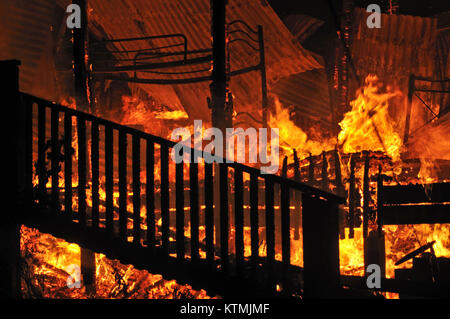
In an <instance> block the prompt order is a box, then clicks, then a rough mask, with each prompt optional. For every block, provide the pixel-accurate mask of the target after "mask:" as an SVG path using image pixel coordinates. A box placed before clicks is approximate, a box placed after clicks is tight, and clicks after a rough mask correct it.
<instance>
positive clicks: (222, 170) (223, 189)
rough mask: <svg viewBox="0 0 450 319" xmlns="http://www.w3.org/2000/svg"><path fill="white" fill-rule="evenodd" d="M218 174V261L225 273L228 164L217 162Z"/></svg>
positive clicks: (226, 268)
mask: <svg viewBox="0 0 450 319" xmlns="http://www.w3.org/2000/svg"><path fill="white" fill-rule="evenodd" d="M219 174H220V177H219V179H220V182H219V183H220V185H219V186H220V261H221V266H222V272H223V273H224V274H225V275H226V274H228V271H229V254H228V237H229V221H228V218H229V216H228V214H229V211H228V165H227V164H225V163H221V164H219Z"/></svg>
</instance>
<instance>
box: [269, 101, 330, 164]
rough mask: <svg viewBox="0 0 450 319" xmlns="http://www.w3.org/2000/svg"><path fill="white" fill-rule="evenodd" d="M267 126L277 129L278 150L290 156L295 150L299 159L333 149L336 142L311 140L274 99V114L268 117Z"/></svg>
mask: <svg viewBox="0 0 450 319" xmlns="http://www.w3.org/2000/svg"><path fill="white" fill-rule="evenodd" d="M268 124H269V126H270V127H273V128H278V129H279V137H280V150H284V152H285V153H286V154H287V155H289V156H290V155H292V150H293V149H295V150H297V152H298V154H299V156H300V157H306V156H308V155H309V154H312V155H319V154H320V153H322V151H326V150H332V149H334V145H335V144H336V141H335V140H334V139H332V138H330V139H323V140H321V141H317V140H312V139H310V138H308V135H307V133H306V132H305V131H303V130H302V129H301V128H300V127H298V126H297V125H296V124H295V123H294V122H293V121H292V120H291V118H290V115H289V109H287V108H284V107H283V106H282V104H281V103H280V101H279V100H278V99H275V112H274V113H271V114H270V116H269V123H268Z"/></svg>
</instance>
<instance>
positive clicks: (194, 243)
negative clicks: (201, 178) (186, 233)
mask: <svg viewBox="0 0 450 319" xmlns="http://www.w3.org/2000/svg"><path fill="white" fill-rule="evenodd" d="M196 154H197V153H196V151H195V150H194V149H192V151H191V164H190V166H189V189H190V191H189V202H190V217H191V261H192V263H194V264H195V263H197V262H198V260H199V253H198V248H199V232H198V227H199V214H200V212H199V209H200V207H199V196H198V195H199V192H198V164H197V160H198V158H197V155H196Z"/></svg>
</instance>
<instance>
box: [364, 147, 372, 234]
mask: <svg viewBox="0 0 450 319" xmlns="http://www.w3.org/2000/svg"><path fill="white" fill-rule="evenodd" d="M369 169H370V159H369V153H368V152H366V154H365V159H364V178H363V182H364V186H363V200H364V203H363V237H364V238H367V235H368V231H369V201H370V188H369V187H370V185H369Z"/></svg>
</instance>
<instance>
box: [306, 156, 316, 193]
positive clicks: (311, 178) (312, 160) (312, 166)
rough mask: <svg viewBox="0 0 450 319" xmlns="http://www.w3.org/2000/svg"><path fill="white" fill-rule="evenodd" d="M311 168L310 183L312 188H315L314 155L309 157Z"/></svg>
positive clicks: (309, 172)
mask: <svg viewBox="0 0 450 319" xmlns="http://www.w3.org/2000/svg"><path fill="white" fill-rule="evenodd" d="M308 159H309V168H308V183H309V185H311V186H314V184H315V182H314V158H313V156H312V154H310V155H309V157H308Z"/></svg>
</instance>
